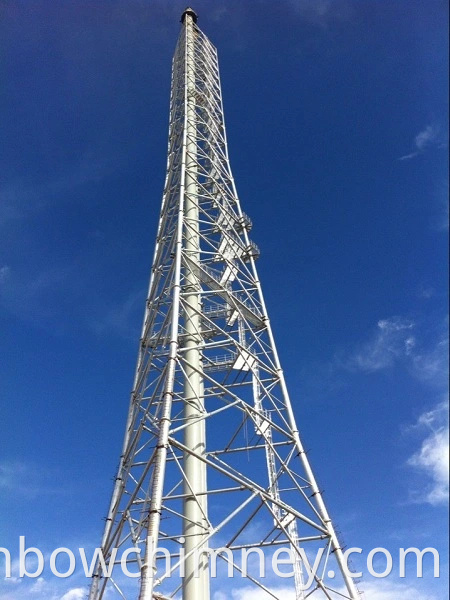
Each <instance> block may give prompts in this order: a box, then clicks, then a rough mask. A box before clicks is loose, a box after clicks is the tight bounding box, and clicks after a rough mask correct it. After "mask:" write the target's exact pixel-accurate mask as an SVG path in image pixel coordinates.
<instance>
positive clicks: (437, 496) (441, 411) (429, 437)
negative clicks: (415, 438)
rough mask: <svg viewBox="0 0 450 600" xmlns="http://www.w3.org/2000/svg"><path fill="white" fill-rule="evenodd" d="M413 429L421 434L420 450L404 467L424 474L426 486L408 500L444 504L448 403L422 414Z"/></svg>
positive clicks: (446, 498)
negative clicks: (407, 466)
mask: <svg viewBox="0 0 450 600" xmlns="http://www.w3.org/2000/svg"><path fill="white" fill-rule="evenodd" d="M414 429H416V430H419V431H420V432H425V438H424V439H423V441H422V444H421V447H420V449H419V450H418V451H417V452H415V453H414V454H413V455H412V456H411V457H410V458H409V460H408V463H407V464H408V465H409V466H410V467H413V468H414V469H416V470H417V471H419V472H421V473H423V474H425V476H426V477H427V479H428V480H429V484H428V485H426V486H425V489H423V490H421V491H420V492H414V493H413V495H412V500H413V501H415V502H426V503H429V504H432V505H433V506H437V505H440V504H447V503H448V493H449V423H448V401H445V402H441V403H439V404H438V405H437V406H436V407H434V408H433V409H431V410H429V411H426V412H424V413H423V414H422V415H421V416H420V417H419V418H418V420H417V423H416V424H415V426H414Z"/></svg>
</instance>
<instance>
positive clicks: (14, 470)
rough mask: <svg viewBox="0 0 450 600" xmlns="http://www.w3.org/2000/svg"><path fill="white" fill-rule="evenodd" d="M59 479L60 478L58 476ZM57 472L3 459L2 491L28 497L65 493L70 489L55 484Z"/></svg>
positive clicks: (3, 493)
mask: <svg viewBox="0 0 450 600" xmlns="http://www.w3.org/2000/svg"><path fill="white" fill-rule="evenodd" d="M56 479H57V480H58V478H56ZM54 481H55V473H54V472H51V471H50V470H48V469H45V468H42V467H38V466H36V465H32V464H29V463H25V462H21V461H18V460H15V461H3V462H2V463H0V491H1V492H2V495H6V494H11V495H14V496H22V497H24V498H26V499H30V498H36V497H37V496H42V495H48V494H52V495H53V494H65V493H70V492H69V490H66V489H63V488H62V487H57V486H55V483H54Z"/></svg>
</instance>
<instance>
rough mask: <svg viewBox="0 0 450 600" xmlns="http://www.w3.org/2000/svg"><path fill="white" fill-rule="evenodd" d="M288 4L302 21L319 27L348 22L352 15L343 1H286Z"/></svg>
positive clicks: (349, 7)
mask: <svg viewBox="0 0 450 600" xmlns="http://www.w3.org/2000/svg"><path fill="white" fill-rule="evenodd" d="M288 4H290V5H291V6H292V7H293V9H294V10H295V12H296V13H297V14H298V15H299V16H301V17H302V18H303V19H305V20H306V21H309V22H310V23H313V24H315V25H320V26H321V27H326V26H328V25H329V23H330V21H333V20H336V21H343V20H348V19H349V17H350V16H351V14H352V9H351V5H350V3H348V2H346V1H345V0H342V1H341V2H334V1H333V0H288Z"/></svg>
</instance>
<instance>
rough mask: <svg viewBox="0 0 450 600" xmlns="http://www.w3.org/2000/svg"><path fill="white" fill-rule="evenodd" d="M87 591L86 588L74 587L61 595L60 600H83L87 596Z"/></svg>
mask: <svg viewBox="0 0 450 600" xmlns="http://www.w3.org/2000/svg"><path fill="white" fill-rule="evenodd" d="M87 593H88V592H87V589H86V588H80V587H79V588H72V589H71V590H69V591H68V592H66V593H65V594H64V596H61V598H60V600H82V599H84V598H85V597H86V594H87Z"/></svg>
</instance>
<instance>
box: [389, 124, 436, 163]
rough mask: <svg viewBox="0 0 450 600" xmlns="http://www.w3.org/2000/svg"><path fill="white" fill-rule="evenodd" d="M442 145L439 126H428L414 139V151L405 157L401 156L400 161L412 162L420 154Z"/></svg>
mask: <svg viewBox="0 0 450 600" xmlns="http://www.w3.org/2000/svg"><path fill="white" fill-rule="evenodd" d="M439 145H442V136H441V130H440V128H439V127H438V126H437V125H427V126H426V127H425V129H423V130H422V131H420V132H419V133H418V134H417V135H416V137H415V138H414V148H415V149H414V151H413V152H410V153H409V154H405V155H404V156H400V158H399V159H398V160H410V159H411V158H414V157H416V156H419V154H422V153H423V152H425V151H426V150H428V148H431V147H433V146H439Z"/></svg>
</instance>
